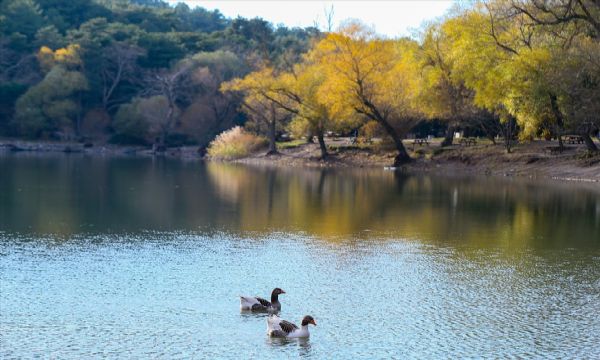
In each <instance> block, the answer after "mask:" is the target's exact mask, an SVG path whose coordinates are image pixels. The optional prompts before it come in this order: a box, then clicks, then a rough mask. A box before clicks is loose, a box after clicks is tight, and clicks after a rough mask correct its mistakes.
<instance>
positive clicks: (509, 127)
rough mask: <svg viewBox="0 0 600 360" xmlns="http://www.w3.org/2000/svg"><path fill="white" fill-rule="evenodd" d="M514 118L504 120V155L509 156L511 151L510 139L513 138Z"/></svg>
mask: <svg viewBox="0 0 600 360" xmlns="http://www.w3.org/2000/svg"><path fill="white" fill-rule="evenodd" d="M514 122H515V120H514V118H513V117H512V116H510V115H509V118H508V119H507V120H506V124H505V125H504V126H505V128H504V148H505V149H506V153H507V154H510V153H511V151H512V138H513V126H514Z"/></svg>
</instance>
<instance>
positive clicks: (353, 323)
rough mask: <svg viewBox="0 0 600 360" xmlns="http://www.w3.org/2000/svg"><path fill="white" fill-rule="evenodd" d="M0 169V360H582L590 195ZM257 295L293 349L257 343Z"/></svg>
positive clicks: (274, 174) (33, 166)
mask: <svg viewBox="0 0 600 360" xmlns="http://www.w3.org/2000/svg"><path fill="white" fill-rule="evenodd" d="M65 163H68V164H69V165H68V166H66V165H65ZM0 166H2V167H1V169H2V172H3V174H8V176H5V175H3V179H2V180H1V182H0V189H1V190H2V192H1V193H2V195H0V226H1V227H0V276H1V277H0V358H31V357H42V358H78V359H79V358H89V357H95V358H104V357H110V358H169V359H170V358H207V359H214V358H238V359H239V358H260V359H270V358H282V357H284V358H285V357H292V356H294V357H295V356H298V355H299V356H303V357H308V358H315V359H333V358H336V359H348V358H365V359H379V358H457V357H460V358H466V357H486V358H505V357H519V358H599V357H600V341H598V340H599V338H598V334H600V310H599V309H600V244H599V242H600V236H599V234H600V205H598V204H600V195H599V192H597V191H596V190H595V189H594V188H593V187H592V188H578V187H575V186H572V185H569V186H567V187H565V186H564V185H560V184H536V183H533V184H531V183H520V182H515V181H504V180H502V181H500V180H494V179H456V178H440V177H429V176H417V177H414V176H400V177H398V175H393V174H391V173H387V172H383V171H381V172H374V171H369V172H366V173H365V172H360V171H359V172H343V171H329V172H325V173H323V172H321V171H306V170H285V171H277V170H257V169H248V168H243V167H228V166H227V165H215V164H211V165H209V166H207V165H205V164H202V163H196V162H191V163H181V162H178V161H164V162H160V163H158V164H157V163H156V162H153V161H151V160H144V159H98V158H91V159H90V158H85V157H81V158H79V157H74V158H73V157H69V158H68V159H64V158H62V157H57V158H54V157H50V158H41V159H40V158H38V157H24V158H21V157H17V158H0ZM5 171H8V172H5ZM117 179H118V181H116V180H117ZM132 188H133V189H132ZM19 189H21V190H19ZM98 189H104V190H102V191H99V190H98ZM140 189H142V190H140ZM178 192H182V194H179V193H178ZM53 205H54V206H55V207H54V209H55V210H54V211H52V210H51V209H52V206H53ZM16 214H18V215H19V216H17V215H16ZM276 286H278V287H281V288H283V289H284V290H285V291H286V292H287V293H286V294H285V295H282V296H281V302H282V307H283V308H282V312H281V314H280V315H281V317H282V318H285V319H288V320H291V321H294V322H299V320H300V319H301V318H302V316H303V315H307V314H310V315H312V316H313V317H314V318H315V319H316V321H317V323H318V326H316V327H311V328H310V331H311V337H310V339H308V340H271V339H269V338H268V337H267V336H266V321H265V315H262V314H257V315H253V314H241V313H240V312H239V301H238V298H237V296H238V295H261V296H264V297H268V295H269V293H270V291H271V289H272V288H273V287H276Z"/></svg>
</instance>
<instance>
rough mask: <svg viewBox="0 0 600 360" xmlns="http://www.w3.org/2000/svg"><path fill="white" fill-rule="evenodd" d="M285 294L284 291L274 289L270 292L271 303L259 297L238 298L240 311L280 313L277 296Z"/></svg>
mask: <svg viewBox="0 0 600 360" xmlns="http://www.w3.org/2000/svg"><path fill="white" fill-rule="evenodd" d="M281 294H285V291H283V290H281V289H280V288H275V289H273V291H272V292H271V301H267V300H265V299H263V298H261V297H258V296H257V297H251V296H240V309H241V310H242V311H248V310H249V311H268V312H273V311H281V303H280V302H279V295H281Z"/></svg>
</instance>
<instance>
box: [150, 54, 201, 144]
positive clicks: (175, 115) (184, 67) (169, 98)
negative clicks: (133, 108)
mask: <svg viewBox="0 0 600 360" xmlns="http://www.w3.org/2000/svg"><path fill="white" fill-rule="evenodd" d="M191 69H192V65H191V64H190V63H189V62H186V61H183V62H180V63H179V64H177V65H176V66H175V67H174V68H173V69H161V70H155V71H149V72H148V73H147V74H146V75H145V79H144V81H145V83H146V89H145V90H144V91H143V94H144V95H146V96H151V97H152V98H153V99H152V101H150V102H148V103H147V104H148V105H152V108H153V109H154V110H155V111H156V114H154V115H152V118H151V122H152V123H154V124H157V126H156V127H157V128H158V129H160V131H157V134H158V136H157V138H156V139H155V143H156V145H158V148H159V149H164V148H165V146H166V140H167V137H168V136H169V135H170V133H171V132H172V131H173V130H174V129H175V128H176V126H177V125H179V123H178V121H179V114H180V109H179V106H178V102H179V101H181V100H182V99H183V98H184V97H186V96H189V93H188V92H187V91H186V88H187V87H188V86H189V84H188V83H186V79H187V76H188V75H189V72H190V70H191ZM145 104H146V103H141V104H140V107H143V105H145ZM165 109H166V110H165ZM150 115H151V114H149V113H148V114H147V116H146V118H147V119H150ZM160 117H162V120H158V118H160Z"/></svg>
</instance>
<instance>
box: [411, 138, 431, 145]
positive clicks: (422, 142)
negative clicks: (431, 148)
mask: <svg viewBox="0 0 600 360" xmlns="http://www.w3.org/2000/svg"><path fill="white" fill-rule="evenodd" d="M413 145H419V146H421V145H429V140H427V138H416V139H414V140H413Z"/></svg>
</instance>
